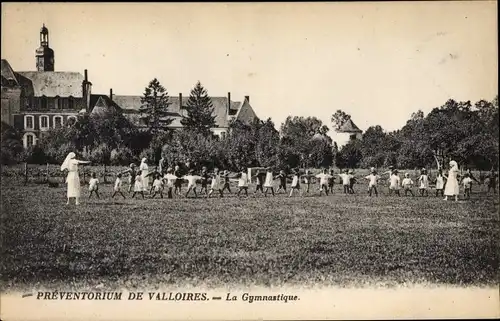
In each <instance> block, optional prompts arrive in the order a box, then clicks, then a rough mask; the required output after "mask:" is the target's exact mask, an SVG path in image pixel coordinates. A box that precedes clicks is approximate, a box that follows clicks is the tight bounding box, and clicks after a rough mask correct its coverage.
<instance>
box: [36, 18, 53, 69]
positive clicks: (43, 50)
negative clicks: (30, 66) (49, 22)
mask: <svg viewBox="0 0 500 321" xmlns="http://www.w3.org/2000/svg"><path fill="white" fill-rule="evenodd" d="M35 56H36V70H38V71H54V50H52V49H50V48H49V29H47V27H45V24H43V27H42V29H40V47H39V48H38V49H37V50H36V51H35Z"/></svg>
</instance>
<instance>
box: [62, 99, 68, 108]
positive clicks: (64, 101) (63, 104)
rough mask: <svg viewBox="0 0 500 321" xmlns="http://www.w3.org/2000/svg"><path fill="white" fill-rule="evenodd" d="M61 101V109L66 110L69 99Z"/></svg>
mask: <svg viewBox="0 0 500 321" xmlns="http://www.w3.org/2000/svg"><path fill="white" fill-rule="evenodd" d="M61 100H62V109H68V101H69V98H61Z"/></svg>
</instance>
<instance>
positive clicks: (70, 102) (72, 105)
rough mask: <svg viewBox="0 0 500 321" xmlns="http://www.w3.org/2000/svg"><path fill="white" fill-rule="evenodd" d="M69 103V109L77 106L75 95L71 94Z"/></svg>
mask: <svg viewBox="0 0 500 321" xmlns="http://www.w3.org/2000/svg"><path fill="white" fill-rule="evenodd" d="M68 104H69V106H68V108H69V109H73V108H75V101H74V98H73V96H69V98H68Z"/></svg>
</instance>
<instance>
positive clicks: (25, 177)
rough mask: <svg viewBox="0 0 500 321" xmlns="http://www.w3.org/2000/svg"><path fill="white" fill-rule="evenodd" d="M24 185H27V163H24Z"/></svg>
mask: <svg viewBox="0 0 500 321" xmlns="http://www.w3.org/2000/svg"><path fill="white" fill-rule="evenodd" d="M24 185H28V162H25V163H24Z"/></svg>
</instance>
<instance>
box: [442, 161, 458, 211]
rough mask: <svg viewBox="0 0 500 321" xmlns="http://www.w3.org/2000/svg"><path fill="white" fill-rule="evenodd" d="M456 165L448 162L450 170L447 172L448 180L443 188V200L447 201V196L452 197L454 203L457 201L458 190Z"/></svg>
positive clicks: (453, 162)
mask: <svg viewBox="0 0 500 321" xmlns="http://www.w3.org/2000/svg"><path fill="white" fill-rule="evenodd" d="M457 176H458V164H457V162H455V161H454V160H452V161H450V170H449V171H448V179H447V180H446V185H445V187H444V200H445V201H447V200H448V196H454V197H455V201H458V194H459V193H460V188H459V186H458V178H457Z"/></svg>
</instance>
